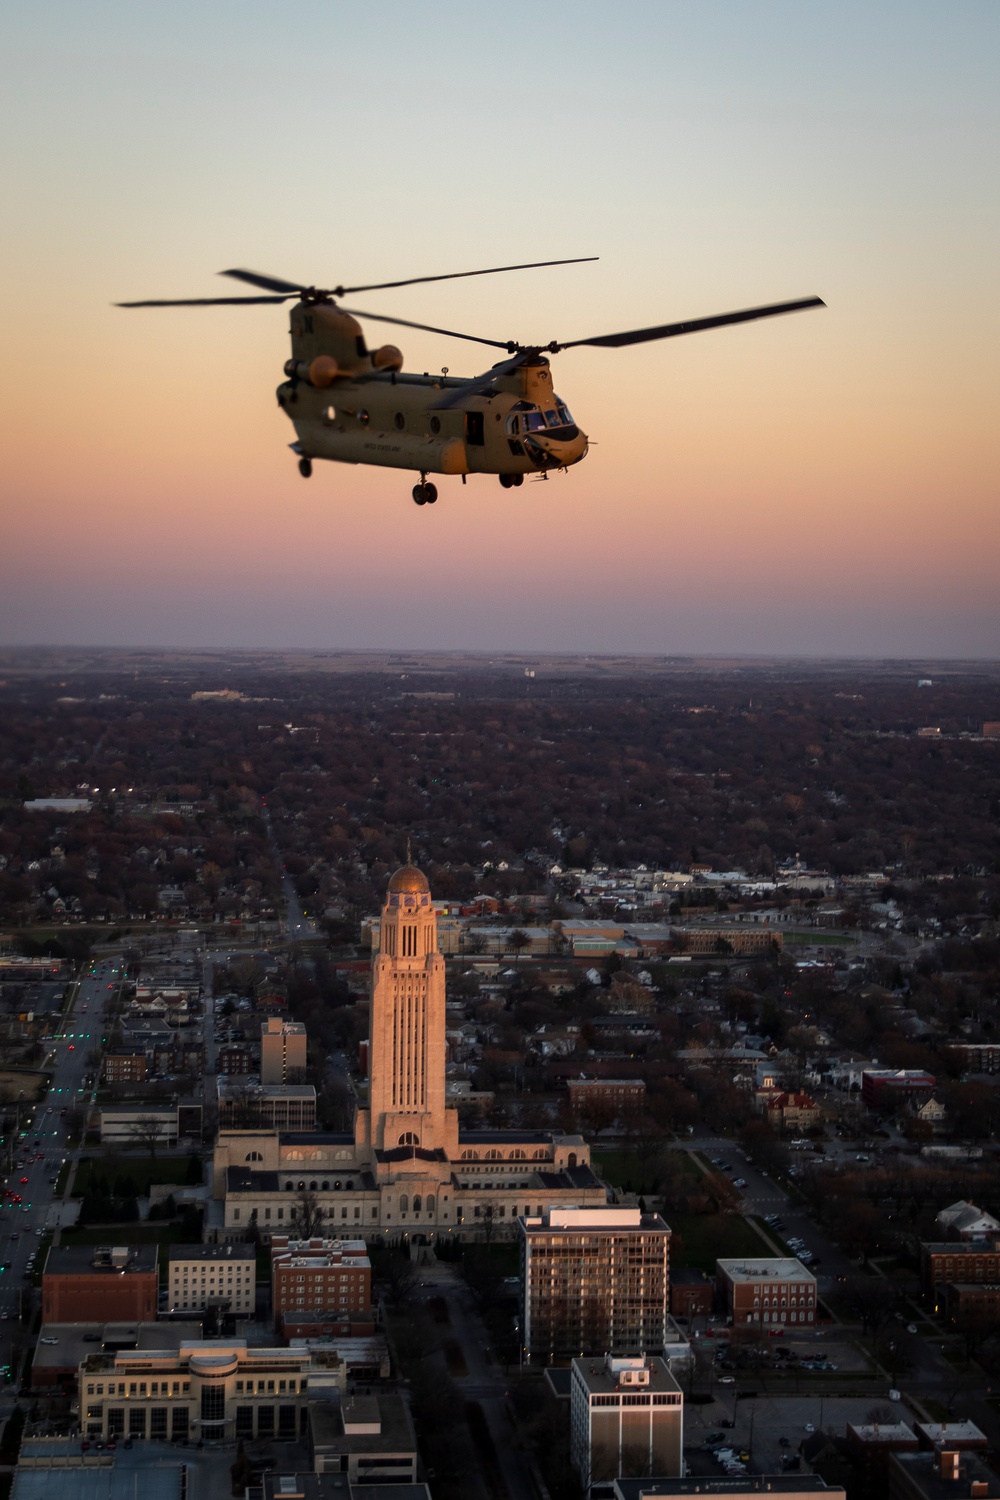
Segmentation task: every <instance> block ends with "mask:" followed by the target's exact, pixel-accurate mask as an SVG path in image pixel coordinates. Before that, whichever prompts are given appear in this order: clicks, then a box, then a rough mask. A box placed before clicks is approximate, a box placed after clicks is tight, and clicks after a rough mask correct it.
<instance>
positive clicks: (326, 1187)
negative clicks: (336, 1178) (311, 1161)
mask: <svg viewBox="0 0 1000 1500" xmlns="http://www.w3.org/2000/svg"><path fill="white" fill-rule="evenodd" d="M320 1187H321V1188H322V1189H323V1191H324V1193H328V1192H329V1191H330V1184H329V1182H327V1181H325V1180H324V1181H323V1182H321V1183H320Z"/></svg>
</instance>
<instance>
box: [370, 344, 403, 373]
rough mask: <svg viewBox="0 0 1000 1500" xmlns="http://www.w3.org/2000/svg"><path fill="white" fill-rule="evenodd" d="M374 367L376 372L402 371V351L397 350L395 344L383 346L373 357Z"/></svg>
mask: <svg viewBox="0 0 1000 1500" xmlns="http://www.w3.org/2000/svg"><path fill="white" fill-rule="evenodd" d="M372 366H373V367H374V368H375V369H376V370H401V369H402V368H403V353H402V350H401V349H397V348H396V346H395V344H383V345H382V346H381V348H379V349H376V350H375V352H374V354H373V355H372Z"/></svg>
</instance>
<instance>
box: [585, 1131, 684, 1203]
mask: <svg viewBox="0 0 1000 1500" xmlns="http://www.w3.org/2000/svg"><path fill="white" fill-rule="evenodd" d="M668 1155H669V1161H670V1165H671V1169H672V1170H679V1171H680V1172H681V1173H682V1174H683V1175H684V1176H685V1177H690V1178H691V1181H692V1185H693V1184H694V1183H696V1182H698V1181H699V1180H700V1178H701V1176H702V1172H703V1170H704V1169H703V1168H702V1167H701V1166H700V1165H699V1164H698V1162H697V1161H695V1160H694V1159H693V1158H692V1157H691V1155H690V1154H689V1153H688V1152H687V1151H683V1150H674V1149H673V1148H672V1147H668V1146H667V1145H666V1143H665V1142H664V1143H663V1144H657V1145H655V1146H653V1147H652V1148H650V1147H645V1148H642V1147H636V1146H599V1147H598V1148H597V1149H596V1150H595V1151H594V1152H593V1154H592V1157H591V1160H592V1164H593V1167H594V1171H595V1172H596V1173H597V1175H598V1176H599V1177H603V1178H604V1179H605V1180H606V1181H607V1182H610V1183H611V1184H612V1185H613V1186H614V1187H617V1188H622V1189H623V1190H624V1191H625V1192H628V1193H642V1194H646V1195H647V1196H651V1195H653V1194H655V1193H656V1192H658V1191H659V1185H660V1181H661V1179H662V1177H663V1173H664V1159H665V1157H667V1156H668Z"/></svg>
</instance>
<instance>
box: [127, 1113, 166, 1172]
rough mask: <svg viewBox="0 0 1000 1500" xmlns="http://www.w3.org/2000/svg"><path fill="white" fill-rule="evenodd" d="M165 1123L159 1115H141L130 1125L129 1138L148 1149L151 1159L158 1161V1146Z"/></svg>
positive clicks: (135, 1143)
mask: <svg viewBox="0 0 1000 1500" xmlns="http://www.w3.org/2000/svg"><path fill="white" fill-rule="evenodd" d="M164 1124H165V1122H164V1120H163V1119H162V1118H161V1117H160V1116H159V1115H139V1117H138V1118H137V1119H135V1120H133V1121H132V1122H131V1124H130V1125H129V1127H128V1135H129V1140H130V1141H131V1142H132V1143H133V1145H135V1146H141V1147H143V1148H144V1149H145V1150H146V1151H148V1152H149V1159H150V1161H153V1162H155V1161H156V1148H157V1146H158V1145H159V1144H160V1141H161V1140H162V1138H163V1134H164Z"/></svg>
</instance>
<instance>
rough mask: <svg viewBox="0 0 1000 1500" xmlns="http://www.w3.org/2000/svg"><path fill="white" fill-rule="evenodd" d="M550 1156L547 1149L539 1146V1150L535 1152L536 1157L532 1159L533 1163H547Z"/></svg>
mask: <svg viewBox="0 0 1000 1500" xmlns="http://www.w3.org/2000/svg"><path fill="white" fill-rule="evenodd" d="M548 1154H549V1153H548V1152H547V1151H546V1150H545V1148H544V1147H543V1146H539V1148H538V1150H537V1151H536V1152H535V1154H534V1157H533V1158H532V1160H533V1161H545V1160H546V1158H547V1157H548Z"/></svg>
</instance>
